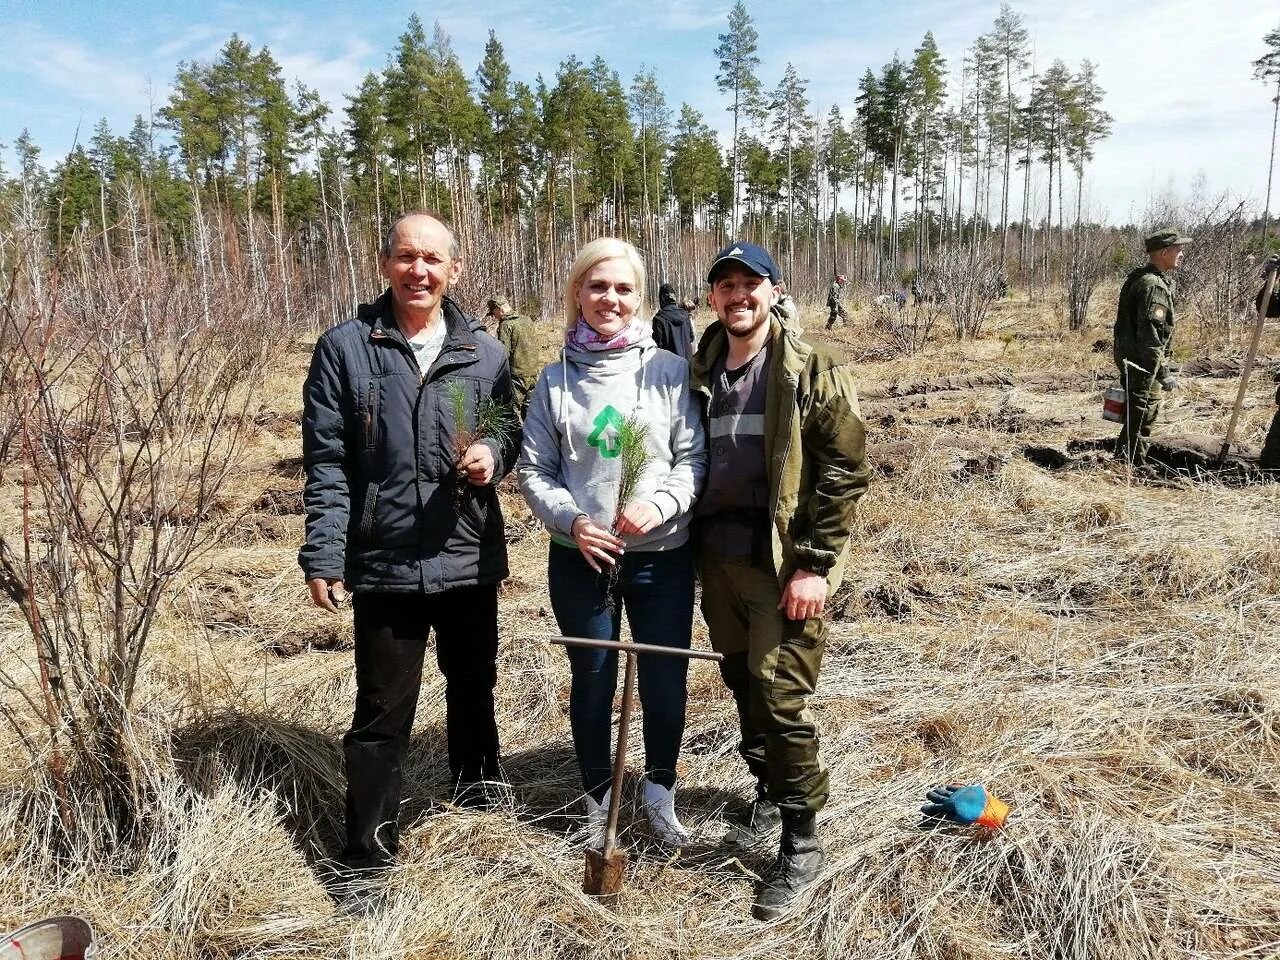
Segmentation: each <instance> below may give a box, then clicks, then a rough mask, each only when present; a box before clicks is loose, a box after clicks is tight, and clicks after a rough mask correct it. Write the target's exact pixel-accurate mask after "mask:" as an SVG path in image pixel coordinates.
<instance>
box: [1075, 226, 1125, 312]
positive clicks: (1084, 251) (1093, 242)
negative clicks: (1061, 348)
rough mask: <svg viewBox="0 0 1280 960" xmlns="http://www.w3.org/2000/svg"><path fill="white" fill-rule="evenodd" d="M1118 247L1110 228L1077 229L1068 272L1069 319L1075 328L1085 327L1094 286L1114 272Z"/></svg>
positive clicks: (1085, 227)
mask: <svg viewBox="0 0 1280 960" xmlns="http://www.w3.org/2000/svg"><path fill="white" fill-rule="evenodd" d="M1119 249H1120V248H1119V245H1118V244H1117V242H1116V238H1115V235H1114V234H1113V233H1111V232H1110V231H1108V230H1104V229H1102V228H1100V227H1089V226H1082V227H1081V228H1080V229H1078V230H1076V231H1075V237H1074V240H1073V242H1072V245H1071V259H1070V260H1069V261H1068V262H1067V275H1066V288H1067V322H1068V324H1069V325H1070V327H1071V329H1072V330H1083V329H1084V328H1085V326H1086V324H1087V322H1088V317H1089V301H1090V299H1092V297H1093V291H1094V288H1095V287H1097V285H1098V284H1099V283H1100V282H1101V281H1102V280H1103V279H1105V278H1106V277H1107V276H1109V275H1110V274H1112V273H1114V272H1115V269H1116V255H1117V253H1118V252H1119Z"/></svg>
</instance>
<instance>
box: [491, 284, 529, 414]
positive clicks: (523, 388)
mask: <svg viewBox="0 0 1280 960" xmlns="http://www.w3.org/2000/svg"><path fill="white" fill-rule="evenodd" d="M485 306H486V308H487V312H486V314H485V315H486V316H488V317H491V318H493V319H495V320H497V321H498V333H497V336H498V342H499V343H501V344H502V345H503V346H504V347H506V348H507V354H508V356H509V357H510V358H511V393H512V395H513V396H514V398H515V402H516V406H517V407H518V408H519V410H520V418H521V419H522V420H523V419H524V411H525V408H526V407H527V406H528V405H529V393H530V391H531V390H533V385H534V384H535V383H536V382H537V380H538V374H539V373H541V372H542V364H540V363H539V362H538V344H537V341H536V339H535V337H534V332H533V323H532V322H531V321H529V320H528V319H526V318H525V317H522V316H520V314H518V313H515V312H514V311H513V310H512V309H511V301H509V300H508V299H507V298H506V297H503V296H496V297H493V298H491V299H490V300H489V302H488V303H487V304H486V305H485Z"/></svg>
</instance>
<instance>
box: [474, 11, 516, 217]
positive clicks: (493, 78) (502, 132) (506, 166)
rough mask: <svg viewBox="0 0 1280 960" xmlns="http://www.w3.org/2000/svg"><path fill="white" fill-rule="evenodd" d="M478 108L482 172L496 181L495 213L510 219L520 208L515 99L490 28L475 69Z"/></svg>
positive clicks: (496, 40) (509, 75)
mask: <svg viewBox="0 0 1280 960" xmlns="http://www.w3.org/2000/svg"><path fill="white" fill-rule="evenodd" d="M476 86H477V88H478V90H479V99H480V108H481V109H482V110H483V111H484V115H485V119H486V121H487V126H486V129H485V130H484V133H483V135H482V137H481V139H480V155H481V175H482V176H483V178H484V180H485V182H486V183H488V182H490V181H492V182H494V183H496V184H497V188H498V189H497V194H498V213H499V216H500V217H501V218H502V220H503V221H508V220H511V219H512V218H514V217H515V216H516V213H517V211H518V210H519V188H518V177H519V164H518V163H517V162H516V156H515V144H514V143H513V142H512V136H513V132H514V131H513V127H514V126H515V109H516V105H515V100H514V99H513V98H512V91H511V67H510V66H508V64H507V58H506V54H505V53H504V52H503V49H502V44H501V43H500V42H499V41H498V37H497V35H496V34H495V33H494V32H493V31H492V30H490V31H489V40H488V42H487V43H486V44H485V46H484V59H483V60H482V61H481V62H480V66H479V67H478V68H477V69H476Z"/></svg>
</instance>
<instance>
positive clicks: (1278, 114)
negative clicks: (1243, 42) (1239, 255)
mask: <svg viewBox="0 0 1280 960" xmlns="http://www.w3.org/2000/svg"><path fill="white" fill-rule="evenodd" d="M1262 42H1263V43H1265V44H1266V45H1267V46H1268V47H1269V48H1270V49H1269V50H1268V51H1267V52H1266V53H1264V54H1263V55H1262V56H1261V57H1259V58H1258V59H1257V60H1255V61H1253V75H1254V76H1255V77H1256V78H1257V79H1259V80H1261V81H1262V82H1263V83H1271V82H1272V81H1274V82H1275V89H1276V92H1275V96H1274V97H1272V99H1271V102H1272V103H1273V104H1274V106H1273V107H1272V110H1271V152H1270V153H1269V154H1268V155H1267V198H1266V200H1265V201H1264V202H1263V206H1262V252H1263V253H1264V254H1265V253H1266V252H1267V232H1268V229H1269V228H1270V226H1271V175H1272V173H1273V172H1274V170H1275V166H1276V121H1277V120H1278V119H1280V27H1276V29H1274V30H1272V31H1271V32H1270V33H1268V34H1267V35H1266V36H1265V37H1263V39H1262Z"/></svg>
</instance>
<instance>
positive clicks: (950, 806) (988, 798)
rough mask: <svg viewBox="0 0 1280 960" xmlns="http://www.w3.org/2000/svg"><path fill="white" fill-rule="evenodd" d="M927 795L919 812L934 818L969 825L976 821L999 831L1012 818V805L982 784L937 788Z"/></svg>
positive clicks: (951, 785) (956, 784)
mask: <svg viewBox="0 0 1280 960" xmlns="http://www.w3.org/2000/svg"><path fill="white" fill-rule="evenodd" d="M925 797H926V798H927V799H928V800H929V803H926V804H925V805H924V806H923V807H921V808H920V812H921V813H923V814H924V815H925V816H926V817H930V818H932V819H935V820H950V821H951V822H952V823H959V824H962V825H963V826H966V827H967V826H969V825H970V824H974V823H976V824H978V826H980V827H987V828H988V829H990V830H996V829H999V828H1000V827H1003V826H1004V824H1005V821H1006V820H1008V819H1009V805H1008V804H1007V803H1005V802H1004V801H1003V800H1001V799H999V798H998V797H996V796H995V795H994V794H991V793H988V792H987V790H986V788H985V787H984V786H983V785H982V784H980V783H971V784H969V785H968V786H964V785H962V784H959V783H952V784H949V785H948V786H945V787H934V788H933V789H932V790H930V791H929V792H928V793H927V794H925Z"/></svg>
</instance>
